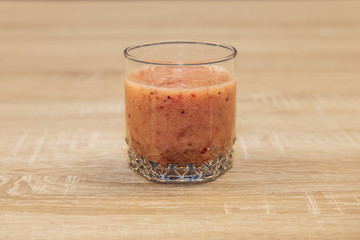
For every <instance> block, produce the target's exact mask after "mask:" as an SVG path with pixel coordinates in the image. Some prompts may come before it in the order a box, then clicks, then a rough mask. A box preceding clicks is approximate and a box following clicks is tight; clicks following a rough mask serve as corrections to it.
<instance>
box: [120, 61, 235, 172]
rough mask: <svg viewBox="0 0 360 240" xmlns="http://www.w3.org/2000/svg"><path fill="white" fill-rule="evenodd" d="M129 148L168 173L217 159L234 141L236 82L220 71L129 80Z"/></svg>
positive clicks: (175, 70) (145, 71) (171, 71)
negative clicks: (174, 167)
mask: <svg viewBox="0 0 360 240" xmlns="http://www.w3.org/2000/svg"><path fill="white" fill-rule="evenodd" d="M125 98H126V119H127V121H126V127H127V136H126V139H127V142H128V144H129V146H130V148H132V149H133V150H134V151H135V152H136V153H137V154H140V155H141V156H143V157H145V158H146V159H147V160H151V161H153V162H158V163H159V164H160V165H161V166H163V167H166V166H167V164H169V163H177V164H178V166H185V164H186V163H196V164H197V166H201V165H202V164H203V163H204V162H205V161H208V160H211V159H215V158H216V156H217V155H219V154H222V153H224V152H225V151H226V150H228V149H229V148H230V147H231V146H232V144H233V141H234V139H235V103H236V82H235V80H234V79H231V78H230V77H229V74H228V73H227V72H226V71H225V70H223V69H222V68H219V67H203V66H201V67H198V66H196V67H189V66H187V67H168V66H167V67H160V66H157V67H146V68H142V69H140V70H138V71H136V72H133V73H131V74H130V75H129V76H127V77H126V80H125Z"/></svg>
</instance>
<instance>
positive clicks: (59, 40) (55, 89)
mask: <svg viewBox="0 0 360 240" xmlns="http://www.w3.org/2000/svg"><path fill="white" fill-rule="evenodd" d="M359 11H360V3H359V2H356V1H329V2H324V1H311V2H310V1H304V2H300V1H291V2H286V1H279V2H277V1H254V2H251V1H241V2H236V1H230V2H225V1H221V2H216V1H211V2H205V1H199V2H189V1H186V2H180V1H174V2H165V1H158V2H151V1H144V2H142V1H136V2H133V1H125V2H115V1H109V2H95V1H89V2H86V1H79V2H68V1H65V2H50V1H45V2H41V1H36V2H26V1H24V2H22V1H21V2H1V3H0V134H1V137H0V238H1V239H190V238H197V239H243V238H244V239H359V238H360V237H359V236H360V228H359V226H360V184H359V182H360V82H359V80H360V44H359V43H360V15H359V14H358V13H359ZM161 39H200V40H201V39H203V40H212V41H221V42H226V43H229V44H232V45H234V46H235V47H236V48H237V49H238V51H239V58H238V83H239V84H238V85H239V88H238V111H237V121H238V122H237V131H238V134H237V135H238V141H237V143H236V146H235V154H236V155H235V161H234V167H233V168H232V169H231V170H230V171H229V172H228V173H226V174H225V175H223V176H222V177H220V178H219V179H218V180H216V181H214V182H211V183H207V184H199V185H159V184H153V183H149V182H147V181H146V180H145V179H143V178H141V177H140V176H138V175H136V174H135V173H133V172H131V171H130V170H129V169H128V167H127V161H128V160H127V156H126V144H125V142H124V121H123V119H124V103H123V94H122V92H123V85H122V77H123V70H124V68H123V63H124V61H123V56H122V51H123V49H124V48H125V47H126V46H127V45H130V44H133V43H137V42H143V41H152V40H161Z"/></svg>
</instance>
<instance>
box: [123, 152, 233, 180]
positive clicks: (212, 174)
mask: <svg viewBox="0 0 360 240" xmlns="http://www.w3.org/2000/svg"><path fill="white" fill-rule="evenodd" d="M232 154H233V149H232V148H230V149H229V150H228V151H226V152H225V153H224V154H222V155H219V156H218V157H216V159H212V160H209V161H207V162H204V164H203V165H202V166H200V167H197V166H196V165H195V164H192V163H187V164H186V166H185V167H178V166H177V164H168V166H167V167H162V166H160V165H159V164H158V163H157V162H153V161H151V160H147V159H145V158H144V157H142V156H139V154H136V153H135V152H134V151H133V150H132V149H131V148H129V151H128V155H129V158H130V163H129V167H130V169H132V170H134V171H135V172H137V173H138V174H140V175H141V176H143V177H145V178H146V179H147V180H149V181H153V182H159V183H200V182H209V181H212V180H214V179H216V178H217V177H218V176H220V175H222V174H223V173H224V172H226V171H227V170H228V169H230V168H231V166H232V162H231V159H232Z"/></svg>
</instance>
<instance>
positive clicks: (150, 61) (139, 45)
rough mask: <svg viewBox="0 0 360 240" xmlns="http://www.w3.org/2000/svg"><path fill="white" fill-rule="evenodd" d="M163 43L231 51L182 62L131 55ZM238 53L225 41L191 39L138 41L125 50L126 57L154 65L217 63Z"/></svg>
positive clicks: (227, 59) (232, 57)
mask: <svg viewBox="0 0 360 240" xmlns="http://www.w3.org/2000/svg"><path fill="white" fill-rule="evenodd" d="M163 44H199V45H207V46H213V47H221V48H225V49H228V50H230V51H231V53H230V54H229V55H226V56H224V57H221V58H215V59H210V60H203V61H193V62H182V61H161V60H151V59H142V58H139V57H136V56H134V55H131V54H130V52H131V51H132V50H135V49H138V48H142V47H149V46H154V45H163ZM236 55H237V50H236V48H235V47H233V46H231V45H229V44H223V43H216V42H209V41H190V40H180V41H172V40H170V41H154V42H145V43H138V44H134V45H131V46H129V47H127V48H125V50H124V56H125V58H127V59H129V60H131V61H134V62H139V63H144V64H153V65H165V66H193V65H207V64H216V63H220V62H225V61H229V60H231V59H234V58H235V57H236Z"/></svg>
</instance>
